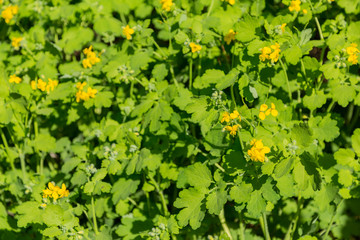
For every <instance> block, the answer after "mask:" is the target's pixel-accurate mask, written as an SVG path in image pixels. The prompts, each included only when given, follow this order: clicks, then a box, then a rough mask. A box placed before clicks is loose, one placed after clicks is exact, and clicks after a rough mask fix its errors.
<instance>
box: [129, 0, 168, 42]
mask: <svg viewBox="0 0 360 240" xmlns="http://www.w3.org/2000/svg"><path fill="white" fill-rule="evenodd" d="M163 7H164V5H163ZM134 32H135V30H134V29H133V28H131V27H130V26H129V25H126V27H123V34H124V35H125V36H126V39H127V40H130V39H131V38H132V36H131V35H132V34H134Z"/></svg>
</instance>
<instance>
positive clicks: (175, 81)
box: [170, 64, 179, 88]
mask: <svg viewBox="0 0 360 240" xmlns="http://www.w3.org/2000/svg"><path fill="white" fill-rule="evenodd" d="M170 73H171V76H172V79H173V80H174V83H175V86H176V88H179V84H178V81H177V80H176V77H175V74H174V68H173V66H172V64H170Z"/></svg>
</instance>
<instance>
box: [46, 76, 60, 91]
mask: <svg viewBox="0 0 360 240" xmlns="http://www.w3.org/2000/svg"><path fill="white" fill-rule="evenodd" d="M58 84H59V81H58V80H52V79H50V78H48V83H47V85H46V91H47V92H48V93H49V92H50V91H54V88H55V87H56V86H57V85H58Z"/></svg>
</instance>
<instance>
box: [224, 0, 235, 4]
mask: <svg viewBox="0 0 360 240" xmlns="http://www.w3.org/2000/svg"><path fill="white" fill-rule="evenodd" d="M221 1H224V0H221ZM225 2H228V3H229V4H230V5H234V4H235V0H225Z"/></svg>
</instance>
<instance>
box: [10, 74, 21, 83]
mask: <svg viewBox="0 0 360 240" xmlns="http://www.w3.org/2000/svg"><path fill="white" fill-rule="evenodd" d="M13 82H14V83H20V82H21V78H19V77H17V76H16V75H15V74H13V75H10V79H9V83H13Z"/></svg>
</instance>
